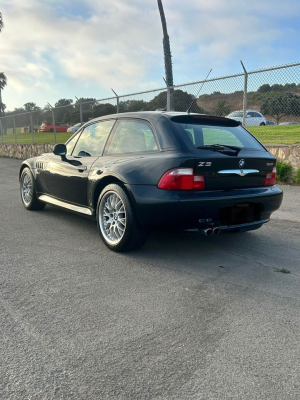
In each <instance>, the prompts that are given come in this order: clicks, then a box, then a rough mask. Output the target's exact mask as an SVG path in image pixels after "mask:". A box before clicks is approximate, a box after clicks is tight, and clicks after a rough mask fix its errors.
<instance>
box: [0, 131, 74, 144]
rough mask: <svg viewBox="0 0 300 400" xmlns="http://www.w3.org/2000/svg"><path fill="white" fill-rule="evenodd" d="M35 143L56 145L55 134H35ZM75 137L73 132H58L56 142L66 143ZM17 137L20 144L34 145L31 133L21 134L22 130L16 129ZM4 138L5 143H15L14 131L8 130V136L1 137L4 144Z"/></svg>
mask: <svg viewBox="0 0 300 400" xmlns="http://www.w3.org/2000/svg"><path fill="white" fill-rule="evenodd" d="M33 135H34V143H39V144H43V143H53V144H54V133H53V132H34V134H33ZM71 135H73V133H72V132H70V133H69V132H56V142H57V143H65V142H66V141H67V140H68V139H69V137H70V136H71ZM16 136H17V143H20V144H31V143H32V137H31V133H30V132H27V133H21V128H16ZM2 138H3V143H8V144H9V143H15V135H14V133H13V129H12V128H10V129H7V134H6V135H3V136H1V139H0V140H1V141H0V143H2Z"/></svg>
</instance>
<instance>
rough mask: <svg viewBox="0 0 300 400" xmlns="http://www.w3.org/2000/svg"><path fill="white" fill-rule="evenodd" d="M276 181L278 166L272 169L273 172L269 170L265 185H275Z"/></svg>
mask: <svg viewBox="0 0 300 400" xmlns="http://www.w3.org/2000/svg"><path fill="white" fill-rule="evenodd" d="M275 182H276V167H274V168H273V169H272V172H268V173H267V175H266V178H265V183H264V185H265V186H273V185H275Z"/></svg>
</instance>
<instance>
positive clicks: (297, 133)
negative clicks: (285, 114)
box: [246, 124, 300, 144]
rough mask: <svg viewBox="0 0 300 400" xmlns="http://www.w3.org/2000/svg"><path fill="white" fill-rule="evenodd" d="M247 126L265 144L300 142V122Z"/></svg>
mask: <svg viewBox="0 0 300 400" xmlns="http://www.w3.org/2000/svg"><path fill="white" fill-rule="evenodd" d="M246 128H247V130H248V131H249V132H251V133H252V135H253V136H255V137H256V138H257V139H258V140H259V141H260V142H261V143H263V144H295V143H300V124H299V125H270V126H268V125H267V126H247V127H246Z"/></svg>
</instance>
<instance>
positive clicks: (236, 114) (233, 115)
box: [228, 111, 243, 117]
mask: <svg viewBox="0 0 300 400" xmlns="http://www.w3.org/2000/svg"><path fill="white" fill-rule="evenodd" d="M228 117H243V111H234V112H232V113H231V114H229V115H228Z"/></svg>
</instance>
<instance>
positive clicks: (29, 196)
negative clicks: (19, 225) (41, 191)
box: [20, 167, 46, 210]
mask: <svg viewBox="0 0 300 400" xmlns="http://www.w3.org/2000/svg"><path fill="white" fill-rule="evenodd" d="M20 193H21V200H22V203H23V206H24V207H25V208H26V209H27V210H42V209H43V208H44V207H45V205H46V203H43V202H42V201H39V200H38V198H37V196H36V186H35V180H34V177H33V175H32V172H31V171H30V169H29V168H28V167H27V168H24V169H23V171H22V173H21V176H20Z"/></svg>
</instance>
